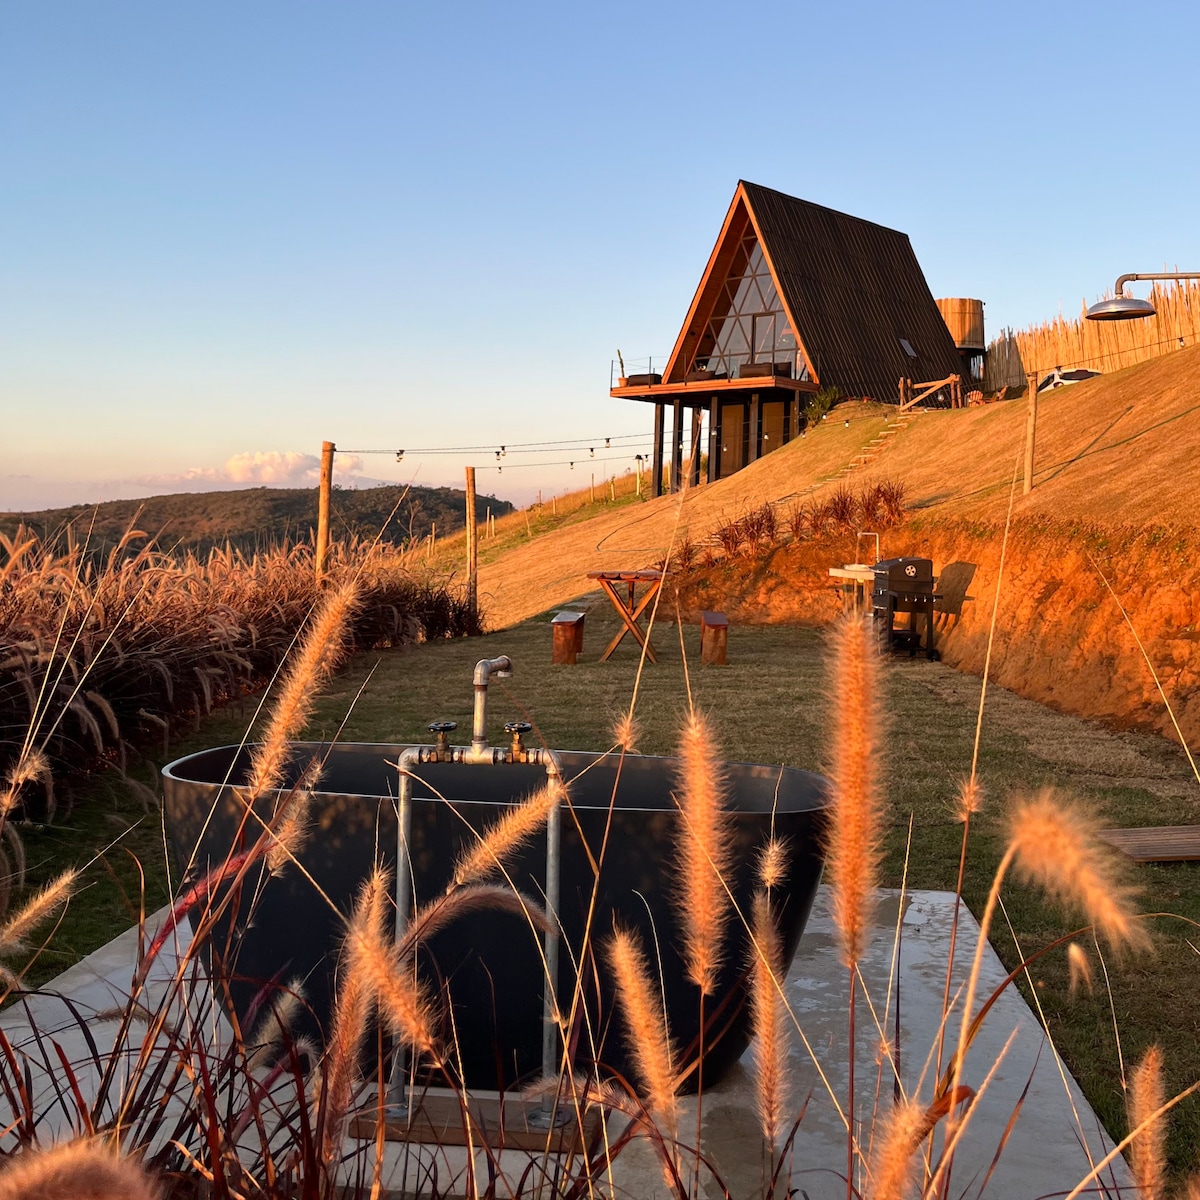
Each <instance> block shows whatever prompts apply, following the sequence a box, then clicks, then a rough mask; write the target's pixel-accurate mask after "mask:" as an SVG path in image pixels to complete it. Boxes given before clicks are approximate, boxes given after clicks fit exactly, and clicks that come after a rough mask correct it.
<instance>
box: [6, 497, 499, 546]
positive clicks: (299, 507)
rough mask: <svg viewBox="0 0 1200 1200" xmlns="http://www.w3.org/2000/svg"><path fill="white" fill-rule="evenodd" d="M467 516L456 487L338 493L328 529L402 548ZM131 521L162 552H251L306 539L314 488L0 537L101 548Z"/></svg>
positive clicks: (109, 509) (57, 522) (54, 522)
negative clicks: (67, 538) (71, 539)
mask: <svg viewBox="0 0 1200 1200" xmlns="http://www.w3.org/2000/svg"><path fill="white" fill-rule="evenodd" d="M397 506H399V507H397ZM488 506H490V507H491V510H492V512H493V513H495V514H497V515H503V514H505V513H508V512H511V511H512V507H513V506H512V505H511V504H510V503H509V502H508V501H507V500H497V499H496V498H495V497H493V496H477V497H476V510H477V512H478V514H479V519H480V520H481V521H482V519H483V514H484V512H485V509H486V507H488ZM465 511H466V496H465V494H464V493H463V492H462V491H461V490H460V489H458V488H428V487H413V488H408V489H405V488H403V487H375V488H362V489H351V488H334V491H333V497H332V503H331V519H330V524H331V526H332V530H333V535H334V537H349V536H355V537H361V538H376V537H379V536H380V531H381V530H383V531H384V532H383V539H384V541H386V542H389V543H392V544H393V545H401V544H403V543H405V542H407V541H408V540H409V537H410V536H411V537H413V538H421V537H424V536H425V535H426V534H428V533H429V527H430V524H431V523H432V522H436V523H437V529H438V535H439V536H440V535H441V534H443V533H450V532H452V531H453V530H456V529H461V528H462V526H463V515H464V513H465ZM389 518H390V520H389ZM134 522H136V524H137V527H138V528H139V529H142V530H145V531H146V532H147V533H148V534H150V535H152V536H157V537H158V539H159V544H160V545H161V546H162V547H163V548H179V549H186V550H194V551H196V552H197V553H199V554H203V553H205V552H207V551H208V550H209V549H211V548H213V547H214V546H223V545H225V543H226V542H228V543H229V544H230V545H232V546H233V547H234V549H236V550H242V551H245V552H246V553H252V552H253V551H254V550H257V549H260V548H262V547H265V546H270V545H275V544H278V543H280V542H282V541H284V540H285V539H287V540H289V541H292V542H297V541H305V540H307V539H308V538H309V537H310V536H311V535H312V531H313V529H314V528H315V527H316V523H317V490H316V488H267V487H257V488H242V489H237V490H231V491H220V492H182V493H178V494H175V495H170V496H149V497H147V498H146V499H144V500H109V501H105V502H104V503H102V504H97V505H75V506H73V507H71V508H55V509H47V510H45V511H42V512H34V513H0V533H5V534H9V535H10V536H11V534H12V533H13V532H14V531H15V529H16V527H17V526H18V525H19V524H24V525H25V526H27V527H29V528H31V529H33V530H34V531H35V532H36V533H38V534H39V535H40V536H42V537H43V538H44V539H47V540H53V539H55V538H60V537H62V536H63V535H64V534H65V533H66V531H67V530H68V529H71V530H72V531H73V533H74V536H75V537H76V538H77V539H79V540H81V541H82V540H83V539H84V538H87V539H88V540H89V542H90V544H91V545H92V546H94V547H95V548H96V549H97V550H100V551H103V550H107V549H108V548H110V547H111V546H113V545H115V544H116V543H117V542H119V541H120V539H121V537H122V535H123V534H124V533H125V531H126V530H127V529H129V528H130V526H131V524H133V523H134ZM385 525H386V529H385Z"/></svg>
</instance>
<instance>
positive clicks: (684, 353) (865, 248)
mask: <svg viewBox="0 0 1200 1200" xmlns="http://www.w3.org/2000/svg"><path fill="white" fill-rule="evenodd" d="M961 362H962V360H961V358H960V356H959V353H958V350H957V348H956V347H955V344H954V341H953V339H952V337H951V336H950V331H949V330H948V329H947V327H946V324H945V321H944V320H943V319H942V316H941V313H940V312H939V311H938V307H937V305H936V303H935V302H934V299H933V295H932V293H931V292H930V290H929V285H928V284H927V283H926V282H925V276H924V275H923V274H922V273H921V267H920V264H919V263H918V262H917V258H916V255H915V254H914V253H913V249H912V245H911V244H910V242H909V240H908V237H907V235H906V234H903V233H899V232H898V231H896V230H894V229H887V228H885V227H884V226H882V225H876V224H874V223H873V222H871V221H864V220H861V219H860V218H858V217H851V216H848V215H847V214H845V213H840V212H836V211H835V210H833V209H831V208H823V207H822V206H821V205H819V204H810V203H809V202H808V201H806V200H799V199H797V198H796V197H794V196H787V195H784V194H783V193H782V192H776V191H773V190H772V189H770V188H765V187H761V186H759V185H758V184H754V183H746V182H745V181H742V182H739V183H738V186H737V191H736V192H735V193H734V196H733V202H732V203H731V204H730V206H729V211H728V213H726V215H725V223H724V225H722V227H721V234H720V236H719V237H718V238H717V244H716V245H715V246H714V247H713V251H712V254H711V255H709V259H708V265H707V267H705V269H704V275H703V278H701V280H700V286H699V287H698V288H697V289H696V294H695V296H694V297H693V299H692V304H691V307H690V308H689V309H688V315H687V320H686V321H685V322H684V324H683V328H682V329H681V330H680V331H679V337H678V338H677V339H676V341H675V347H674V349H673V350H672V352H671V357H670V359H669V360H668V362H667V365H666V368H665V369H664V370H663V371H662V372H661V373H649V372H648V373H644V374H641V375H637V374H634V375H630V376H629V377H627V378H626V377H624V376H623V377H622V378H620V379H618V381H617V383H618V386H617V387H614V388H612V390H611V395H613V396H619V397H624V398H628V399H631V400H643V401H648V402H649V403H651V404H653V405H654V453H653V457H652V460H651V479H652V482H653V489H654V494H655V495H659V494H660V493H661V491H662V477H663V450H664V441H665V426H666V409H667V407H668V406H669V407H670V408H671V410H672V414H673V423H672V430H671V475H670V486H671V490H672V491H675V490H678V488H679V487H680V486H681V485H682V482H683V463H684V458H685V454H686V455H687V456H688V457H689V458H690V464H691V465H690V472H691V477H692V482H693V483H699V482H700V451H701V450H702V449H704V447H701V446H700V445H699V441H700V435H701V430H702V427H703V418H704V414H705V413H707V414H708V429H709V434H708V446H707V451H708V480H709V482H711V481H713V480H715V479H721V478H723V477H725V476H726V475H730V474H732V473H733V472H735V471H740V470H741V469H742V468H743V467H745V466H746V465H747V464H748V463H751V462H753V461H754V460H755V459H757V458H760V457H761V456H762V455H763V454H766V453H768V452H770V451H771V450H774V449H777V448H778V447H779V446H781V445H784V444H785V443H786V442H788V441H790V440H791V439H792V438H794V437H796V436H797V435H798V434H799V432H800V429H801V423H802V420H803V418H802V416H801V413H802V410H803V408H804V406H805V403H806V393H809V392H815V391H817V390H819V389H820V388H823V387H836V388H837V389H838V390H839V391H840V392H841V393H842V395H844V396H848V397H855V398H862V399H875V400H880V401H894V400H895V399H896V398H897V394H898V387H897V384H898V382H899V381H900V380H902V379H920V380H935V379H943V378H949V377H951V376H954V375H955V374H956V373H958V372H960V371H961V370H962V365H961ZM685 410H687V413H688V419H689V423H690V426H691V428H690V433H689V431H687V430H685V428H684V422H685V416H684V412H685Z"/></svg>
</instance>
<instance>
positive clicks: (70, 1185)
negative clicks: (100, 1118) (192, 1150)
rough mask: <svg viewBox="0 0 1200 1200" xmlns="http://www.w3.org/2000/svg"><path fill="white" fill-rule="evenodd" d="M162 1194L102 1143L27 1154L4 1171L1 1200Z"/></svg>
mask: <svg viewBox="0 0 1200 1200" xmlns="http://www.w3.org/2000/svg"><path fill="white" fill-rule="evenodd" d="M161 1194H162V1192H161V1189H160V1188H159V1187H158V1186H157V1185H156V1184H155V1183H154V1182H153V1180H152V1179H151V1178H150V1176H149V1175H148V1174H147V1173H146V1171H145V1170H144V1169H143V1168H142V1167H141V1166H140V1165H139V1164H138V1163H136V1162H135V1161H134V1160H133V1159H131V1158H123V1157H122V1156H121V1155H119V1154H117V1153H116V1152H115V1151H113V1150H110V1149H109V1148H108V1147H107V1146H104V1145H102V1144H101V1143H98V1142H87V1141H78V1142H66V1143H64V1144H63V1145H60V1146H52V1147H50V1148H49V1149H47V1150H25V1151H23V1152H22V1153H20V1154H16V1155H13V1156H12V1157H10V1158H8V1160H7V1161H6V1163H5V1165H4V1168H3V1170H2V1171H0V1200H50V1198H51V1197H53V1198H54V1200H158V1198H159V1196H161Z"/></svg>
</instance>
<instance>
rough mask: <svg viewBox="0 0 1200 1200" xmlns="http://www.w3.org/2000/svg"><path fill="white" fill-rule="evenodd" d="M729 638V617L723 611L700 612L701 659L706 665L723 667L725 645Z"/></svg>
mask: <svg viewBox="0 0 1200 1200" xmlns="http://www.w3.org/2000/svg"><path fill="white" fill-rule="evenodd" d="M728 640H729V618H728V617H727V616H726V615H725V614H724V613H722V612H702V613H701V614H700V661H701V662H702V663H703V664H704V665H705V666H709V665H710V664H711V665H715V666H720V667H723V666H724V665H725V647H726V643H727V642H728Z"/></svg>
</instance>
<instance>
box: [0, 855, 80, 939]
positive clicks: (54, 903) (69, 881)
mask: <svg viewBox="0 0 1200 1200" xmlns="http://www.w3.org/2000/svg"><path fill="white" fill-rule="evenodd" d="M78 881H79V872H78V871H76V870H74V869H72V870H69V871H64V872H63V873H62V874H61V875H59V876H58V878H57V879H54V880H51V882H50V883H48V884H47V885H46V886H45V887H44V888H42V889H41V891H39V892H36V893H35V894H34V895H33V896H32V897H30V899H29V900H28V901H27V902H26V904H25V907H24V908H22V909H21V911H20V912H18V913H17V914H16V916H13V917H9V919H8V920H7V921H6V922H5V923H4V925H3V927H2V928H0V957H3V956H7V955H9V954H20V953H22V952H23V951H25V950H28V949H29V945H28V940H27V939H28V938H29V935H30V934H31V933H33V931H34V930H35V929H36V928H37V927H38V926H39V925H40V924H41V923H42V922H43V921H46V920H48V919H49V918H50V917H52V916H53V915H54V914H55V913H56V912H57V911H58V910H59V909H60V908H61V907H62V906H63V905H64V904H65V903H66V902H67V901H68V900H69V899H70V898H71V896H72V894H73V893H74V891H75V888H76V885H77V884H78Z"/></svg>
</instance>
